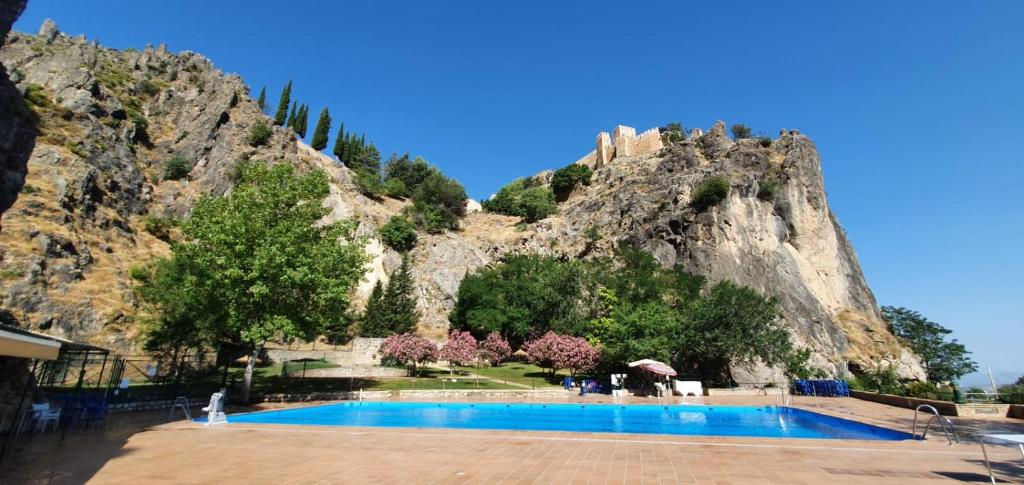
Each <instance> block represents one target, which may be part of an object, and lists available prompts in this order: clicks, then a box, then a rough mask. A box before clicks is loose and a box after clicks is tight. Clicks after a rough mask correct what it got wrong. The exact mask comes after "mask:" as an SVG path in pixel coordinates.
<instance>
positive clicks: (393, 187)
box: [384, 179, 409, 199]
mask: <svg viewBox="0 0 1024 485" xmlns="http://www.w3.org/2000/svg"><path fill="white" fill-rule="evenodd" d="M384 193H385V194H387V195H388V196H389V197H396V198H402V199H404V198H406V197H408V196H409V188H408V187H406V186H405V182H403V181H402V179H387V180H386V181H385V182H384Z"/></svg>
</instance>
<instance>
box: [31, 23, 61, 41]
mask: <svg viewBox="0 0 1024 485" xmlns="http://www.w3.org/2000/svg"><path fill="white" fill-rule="evenodd" d="M58 34H60V29H58V28H57V23H56V22H54V21H53V19H46V20H44V21H43V24H42V25H40V26H39V33H37V34H36V35H37V36H39V38H41V39H42V40H43V42H46V43H47V44H50V43H52V42H53V39H56V38H57V35H58Z"/></svg>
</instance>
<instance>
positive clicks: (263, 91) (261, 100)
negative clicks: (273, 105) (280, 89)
mask: <svg viewBox="0 0 1024 485" xmlns="http://www.w3.org/2000/svg"><path fill="white" fill-rule="evenodd" d="M266 104H267V88H266V87H263V88H260V97H258V98H256V106H259V108H260V112H261V113H262V112H263V106H264V105H266Z"/></svg>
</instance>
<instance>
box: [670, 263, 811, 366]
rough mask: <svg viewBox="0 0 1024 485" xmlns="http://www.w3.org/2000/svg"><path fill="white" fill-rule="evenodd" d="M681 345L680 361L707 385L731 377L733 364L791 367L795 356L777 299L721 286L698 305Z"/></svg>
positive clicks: (727, 283)
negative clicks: (789, 362) (711, 381)
mask: <svg viewBox="0 0 1024 485" xmlns="http://www.w3.org/2000/svg"><path fill="white" fill-rule="evenodd" d="M678 342H679V347H678V349H679V356H680V357H679V360H680V361H682V362H684V363H685V364H687V365H689V366H696V367H697V369H699V371H700V373H701V377H702V378H704V379H705V380H713V379H716V378H731V371H730V370H729V368H730V366H731V365H733V364H753V363H755V362H761V363H763V364H765V365H767V366H776V365H781V364H785V363H786V362H787V361H788V360H789V359H790V357H791V355H792V353H793V352H794V349H793V345H792V342H791V341H790V338H789V331H788V330H786V327H785V326H784V325H783V323H782V321H781V320H780V319H779V305H778V301H777V300H776V299H775V298H765V297H764V296H762V295H761V294H760V293H758V292H757V291H755V290H753V289H751V288H748V287H745V286H740V285H737V284H735V283H733V282H731V281H721V282H719V283H717V284H715V285H714V286H712V287H711V289H710V290H709V291H708V292H707V294H706V295H704V296H703V297H702V298H700V299H698V300H696V301H695V302H694V304H693V305H692V306H691V309H690V311H689V313H688V315H687V318H686V324H685V325H684V328H683V331H682V336H681V338H680V339H679V340H678Z"/></svg>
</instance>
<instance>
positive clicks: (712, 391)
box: [704, 387, 789, 396]
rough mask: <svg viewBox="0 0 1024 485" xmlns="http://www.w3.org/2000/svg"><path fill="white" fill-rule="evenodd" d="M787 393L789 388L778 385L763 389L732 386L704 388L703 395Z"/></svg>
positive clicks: (772, 394)
mask: <svg viewBox="0 0 1024 485" xmlns="http://www.w3.org/2000/svg"><path fill="white" fill-rule="evenodd" d="M786 394H789V389H787V388H784V387H782V388H779V387H766V388H764V389H755V388H749V387H732V388H725V387H719V388H710V387H709V388H705V389H704V395H705V396H778V395H786Z"/></svg>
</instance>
